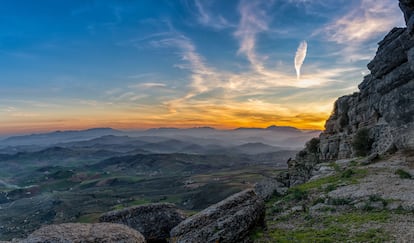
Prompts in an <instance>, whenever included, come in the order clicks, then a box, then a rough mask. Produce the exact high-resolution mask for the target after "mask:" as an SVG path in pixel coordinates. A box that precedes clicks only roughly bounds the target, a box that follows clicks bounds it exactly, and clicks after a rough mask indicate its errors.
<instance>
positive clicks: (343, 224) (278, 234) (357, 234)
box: [252, 211, 390, 243]
mask: <svg viewBox="0 0 414 243" xmlns="http://www.w3.org/2000/svg"><path fill="white" fill-rule="evenodd" d="M296 217H299V218H300V220H303V221H304V223H302V224H301V226H298V227H295V228H293V229H286V228H280V227H277V226H273V225H275V224H277V223H279V222H280V221H283V220H291V219H292V218H280V219H278V220H276V221H273V222H271V221H269V222H268V228H269V230H267V231H263V230H258V231H256V232H254V233H253V234H252V239H253V240H254V241H255V242H282V243H283V242H286V243H287V242H304V243H305V242H313V243H318V242H383V241H385V240H388V239H390V237H389V235H387V234H386V233H385V232H384V231H383V230H382V229H381V228H379V229H366V230H364V229H363V228H361V226H362V225H363V224H366V223H385V222H387V221H388V220H389V218H390V216H389V213H388V212H385V211H382V212H363V211H358V212H344V213H342V214H334V215H327V216H311V215H309V214H307V213H302V214H301V215H297V216H296Z"/></svg>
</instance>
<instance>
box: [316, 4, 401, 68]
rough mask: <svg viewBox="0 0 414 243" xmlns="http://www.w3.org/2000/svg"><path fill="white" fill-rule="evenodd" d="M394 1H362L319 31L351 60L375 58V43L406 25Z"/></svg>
mask: <svg viewBox="0 0 414 243" xmlns="http://www.w3.org/2000/svg"><path fill="white" fill-rule="evenodd" d="M395 4H396V3H395V1H394V0H383V1H376V0H361V1H358V2H357V4H356V5H355V6H354V7H353V8H351V10H350V11H349V12H347V13H346V14H344V15H343V16H340V17H338V18H336V19H335V20H334V21H332V22H331V23H329V24H327V25H326V26H324V27H323V28H321V29H318V30H317V31H315V33H314V35H322V36H324V37H325V38H326V40H328V41H331V42H334V43H337V44H339V45H341V46H342V47H341V48H340V51H338V53H337V54H339V55H343V56H344V57H345V58H346V59H347V60H351V61H358V60H366V59H369V58H370V57H372V54H373V51H374V50H372V48H369V46H370V45H372V43H375V42H376V41H379V38H381V36H383V35H384V34H385V33H387V32H388V31H389V30H390V29H391V28H392V27H395V26H403V25H404V22H403V17H402V14H401V11H400V10H399V9H398V8H391V7H390V6H394V5H395Z"/></svg>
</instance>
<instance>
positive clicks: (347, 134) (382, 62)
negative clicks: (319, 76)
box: [288, 0, 414, 185]
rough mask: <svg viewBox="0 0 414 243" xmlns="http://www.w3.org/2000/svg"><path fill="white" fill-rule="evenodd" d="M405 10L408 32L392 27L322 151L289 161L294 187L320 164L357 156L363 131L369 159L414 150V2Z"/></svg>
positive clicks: (328, 126) (407, 1)
mask: <svg viewBox="0 0 414 243" xmlns="http://www.w3.org/2000/svg"><path fill="white" fill-rule="evenodd" d="M400 8H401V10H402V11H403V13H404V17H405V20H406V23H407V28H394V29H392V30H391V31H390V32H389V33H388V34H387V35H386V36H385V37H384V39H383V40H382V41H380V42H379V43H378V44H379V46H378V50H377V53H376V55H375V57H374V59H373V60H372V61H371V62H370V63H368V69H369V70H370V71H371V73H370V74H369V75H367V76H365V77H364V80H363V81H362V83H361V84H360V85H359V86H358V88H359V90H360V92H356V93H354V94H351V95H346V96H343V97H340V98H339V99H338V100H337V101H336V102H335V105H334V109H333V112H332V114H331V116H330V117H329V119H328V120H327V121H326V123H325V131H324V132H322V133H321V135H320V136H319V140H320V143H319V145H318V151H317V152H315V151H313V153H309V150H308V148H305V150H303V151H302V152H300V153H299V154H298V155H297V156H296V158H295V159H294V160H291V161H289V162H288V165H289V184H290V185H295V184H300V183H303V182H305V181H306V180H308V179H309V178H310V176H311V172H312V169H313V167H314V166H315V165H316V164H318V163H321V162H324V161H332V160H338V159H347V158H352V157H355V156H357V155H358V154H359V151H358V148H357V146H353V145H355V144H356V143H355V140H356V137H357V135H358V134H359V133H361V132H362V131H368V132H367V133H368V135H367V138H366V142H365V144H366V145H367V147H368V148H364V150H366V151H365V152H364V153H365V154H366V155H369V154H375V153H377V154H379V155H381V154H384V153H391V152H393V151H396V150H403V151H413V150H414V32H413V27H414V0H400ZM359 144H361V143H359ZM362 144H364V143H362Z"/></svg>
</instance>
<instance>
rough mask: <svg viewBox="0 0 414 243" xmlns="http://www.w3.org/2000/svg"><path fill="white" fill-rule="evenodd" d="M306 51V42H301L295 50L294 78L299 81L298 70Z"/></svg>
mask: <svg viewBox="0 0 414 243" xmlns="http://www.w3.org/2000/svg"><path fill="white" fill-rule="evenodd" d="M307 51H308V43H307V42H306V41H302V42H301V43H300V44H299V46H298V49H297V50H296V55H295V70H296V76H297V79H298V80H299V79H300V69H301V68H302V65H303V62H304V61H305V58H306V52H307Z"/></svg>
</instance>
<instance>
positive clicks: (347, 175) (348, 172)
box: [341, 169, 355, 178]
mask: <svg viewBox="0 0 414 243" xmlns="http://www.w3.org/2000/svg"><path fill="white" fill-rule="evenodd" d="M354 174H355V171H353V170H352V169H347V170H346V171H344V172H342V174H341V177H342V178H351V177H352V176H353V175H354Z"/></svg>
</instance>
